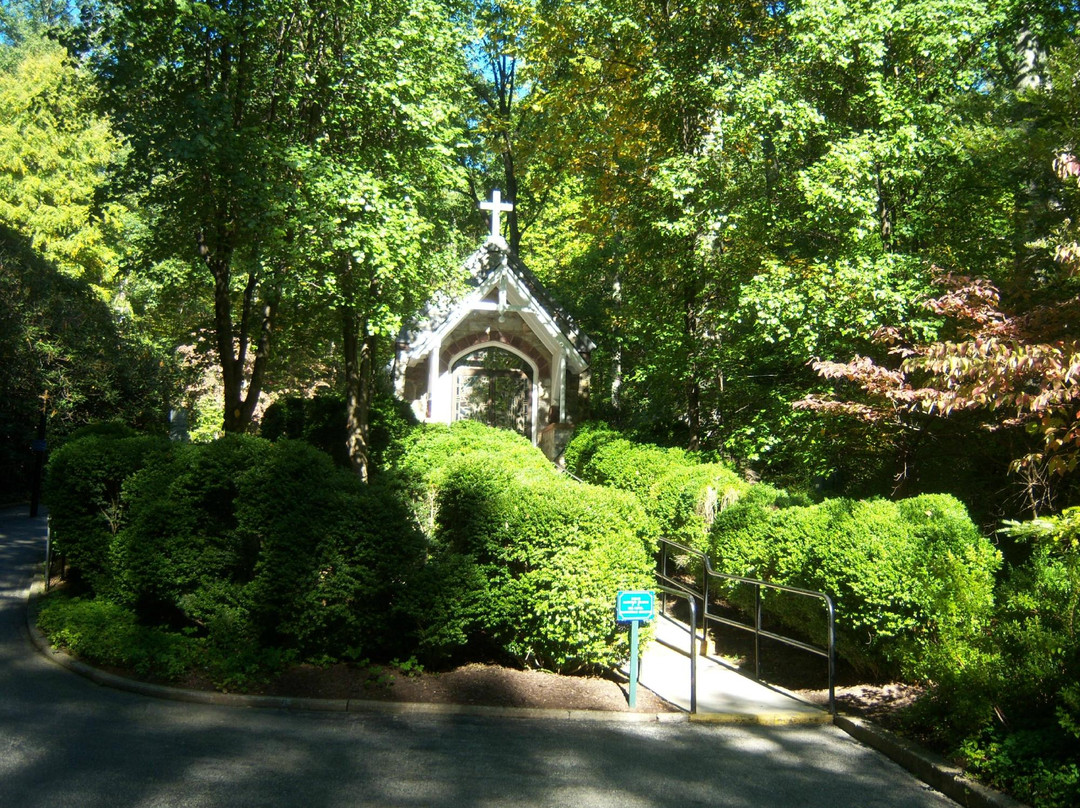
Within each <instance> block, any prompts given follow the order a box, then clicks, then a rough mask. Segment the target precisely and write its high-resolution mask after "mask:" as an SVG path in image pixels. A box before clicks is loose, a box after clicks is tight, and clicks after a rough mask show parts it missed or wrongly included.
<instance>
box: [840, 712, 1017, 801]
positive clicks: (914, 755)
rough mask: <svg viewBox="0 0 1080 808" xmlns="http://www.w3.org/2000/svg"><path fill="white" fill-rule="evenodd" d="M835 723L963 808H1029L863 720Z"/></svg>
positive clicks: (841, 720) (939, 757) (903, 739)
mask: <svg viewBox="0 0 1080 808" xmlns="http://www.w3.org/2000/svg"><path fill="white" fill-rule="evenodd" d="M833 723H834V724H835V725H836V726H837V727H838V728H840V729H842V730H843V731H844V732H846V733H847V734H848V735H850V736H851V737H853V738H854V739H855V740H857V741H860V742H861V743H863V744H865V745H866V746H869V747H871V748H872V749H876V750H877V751H878V752H881V754H883V755H885V756H886V757H887V758H889V759H891V760H892V761H893V762H895V763H898V764H900V765H901V766H903V767H904V768H905V769H907V770H908V771H909V772H911V773H912V774H913V775H915V776H916V777H918V778H919V779H920V780H922V781H923V782H924V783H926V784H927V785H928V786H931V787H932V788H935V789H937V790H938V791H940V792H941V793H942V794H944V795H945V796H946V797H948V798H949V799H951V800H953V801H955V802H957V803H959V804H960V805H962V806H964V808H1027V806H1026V805H1025V804H1024V803H1022V802H1019V801H1018V800H1015V799H1013V798H1012V797H1009V796H1007V795H1005V794H1002V793H1000V792H997V791H994V790H992V789H990V788H987V787H986V786H984V785H981V784H980V783H976V782H975V781H974V780H970V779H968V778H967V777H966V776H965V775H964V772H963V769H961V768H960V767H958V766H954V765H952V764H951V763H949V762H948V761H947V760H945V759H944V758H943V757H941V756H940V755H936V754H934V753H933V752H929V751H927V750H925V749H923V748H922V747H921V746H919V745H918V744H915V743H912V742H911V741H909V740H907V739H905V738H901V737H900V736H898V735H896V734H894V733H892V732H889V731H888V730H886V729H882V728H881V727H879V726H877V725H875V724H872V723H870V722H869V721H866V720H864V719H861V718H854V717H850V716H843V715H838V716H836V717H835V718H834V719H833Z"/></svg>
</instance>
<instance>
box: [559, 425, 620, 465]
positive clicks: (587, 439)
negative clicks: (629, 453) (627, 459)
mask: <svg viewBox="0 0 1080 808" xmlns="http://www.w3.org/2000/svg"><path fill="white" fill-rule="evenodd" d="M622 437H623V436H622V433H620V432H617V431H616V430H614V429H612V428H611V427H609V426H608V425H607V424H605V423H600V422H590V423H585V424H580V425H579V426H578V427H577V428H576V429H574V436H573V438H571V440H570V442H569V443H568V444H567V445H566V450H565V451H564V452H563V461H564V462H565V463H566V469H567V471H569V472H570V473H571V474H574V475H576V476H578V477H581V476H582V475H583V474H584V473H585V466H586V464H587V463H588V462H589V461H590V460H592V456H593V455H594V454H596V451H597V449H599V448H600V447H601V446H603V445H604V444H605V443H609V442H611V441H613V440H619V439H620V438H622Z"/></svg>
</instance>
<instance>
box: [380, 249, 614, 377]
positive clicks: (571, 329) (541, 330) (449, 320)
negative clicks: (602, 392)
mask: <svg viewBox="0 0 1080 808" xmlns="http://www.w3.org/2000/svg"><path fill="white" fill-rule="evenodd" d="M465 268H466V269H467V270H468V276H467V278H466V281H465V288H464V290H463V291H459V292H458V294H456V295H450V294H447V293H441V294H439V295H437V296H436V297H435V298H434V299H433V300H431V301H430V302H429V303H428V305H427V307H426V308H425V309H424V310H423V311H421V312H420V313H419V314H418V315H417V317H416V318H415V320H414V324H413V325H412V327H408V328H406V329H404V330H403V331H402V333H401V336H400V338H399V341H400V342H402V343H404V344H405V345H407V346H408V347H407V348H406V356H407V361H408V364H410V365H412V364H416V363H417V362H419V361H421V360H422V359H423V358H424V357H425V356H427V355H428V354H429V353H430V352H431V349H432V347H433V346H434V345H436V344H439V343H441V341H442V339H443V338H444V337H445V336H447V335H448V334H449V333H450V332H451V331H453V330H454V328H456V327H457V325H458V323H460V322H461V321H462V320H464V319H465V317H466V316H468V314H469V313H470V312H472V311H476V310H506V311H516V312H518V313H519V314H521V316H522V318H523V319H524V320H525V321H526V323H527V324H528V325H529V326H530V327H531V328H532V329H533V330H534V331H535V332H536V333H537V335H538V336H539V338H540V339H541V340H542V341H544V343H545V344H547V345H548V347H549V349H551V350H552V351H553V352H554V351H555V350H556V349H559V350H562V351H563V352H564V353H565V354H566V357H567V361H568V364H569V366H570V368H571V369H572V370H573V371H574V372H577V373H580V372H581V371H582V370H584V369H585V367H587V365H588V362H587V360H586V359H585V355H587V354H588V353H589V352H591V351H592V350H593V349H594V348H595V347H596V345H595V343H593V341H592V340H591V339H589V337H588V336H587V335H585V334H584V333H583V332H582V331H581V329H580V328H578V326H577V324H576V323H575V322H574V320H573V318H571V317H570V315H569V314H568V313H567V312H566V311H565V310H564V309H563V308H562V307H561V306H559V305H558V304H557V303H556V302H555V301H554V300H553V299H552V298H551V296H550V295H549V294H548V293H547V290H545V289H544V287H543V285H542V284H541V283H540V281H539V279H538V278H537V277H536V276H535V275H534V274H533V273H532V271H531V270H530V269H529V268H528V267H526V266H525V264H524V263H523V262H522V261H521V259H520V258H518V257H517V255H516V254H515V253H514V252H513V251H512V250H511V249H510V247H509V246H508V245H507V243H506V241H504V240H503V239H502V238H501V237H500V236H491V237H489V238H488V239H487V241H485V242H484V243H483V244H482V245H481V246H480V247H478V248H477V249H476V250H475V251H474V252H473V253H472V255H470V256H469V257H468V258H467V259H465ZM493 290H499V297H498V299H499V301H500V302H499V303H493V302H491V301H489V300H487V298H489V296H490V295H491V294H492V292H493ZM500 306H501V307H502V308H501V309H500V308H499V307H500Z"/></svg>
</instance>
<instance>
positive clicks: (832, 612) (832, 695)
mask: <svg viewBox="0 0 1080 808" xmlns="http://www.w3.org/2000/svg"><path fill="white" fill-rule="evenodd" d="M825 611H826V612H828V615H829V713H830V714H831V715H834V716H835V715H836V608H835V607H834V606H833V602H832V598H830V597H829V596H828V595H826V596H825Z"/></svg>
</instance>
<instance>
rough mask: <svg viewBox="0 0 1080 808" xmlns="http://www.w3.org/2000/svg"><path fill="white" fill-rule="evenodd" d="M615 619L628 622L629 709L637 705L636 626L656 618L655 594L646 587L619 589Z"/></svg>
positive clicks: (616, 598)
mask: <svg viewBox="0 0 1080 808" xmlns="http://www.w3.org/2000/svg"><path fill="white" fill-rule="evenodd" d="M615 619H616V620H617V621H618V622H620V623H629V624H630V709H631V710H632V709H634V708H635V707H637V682H638V656H639V655H638V627H639V626H640V624H641V623H643V622H644V623H647V622H649V621H650V620H654V619H656V594H655V593H654V592H652V591H651V590H648V589H620V590H619V592H618V594H617V595H616V597H615Z"/></svg>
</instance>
